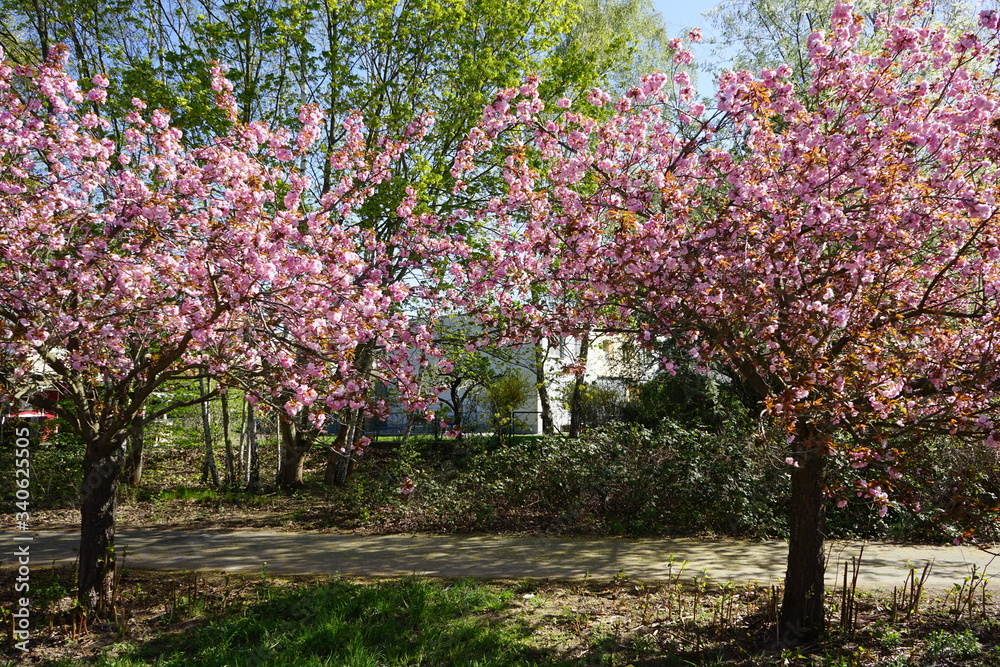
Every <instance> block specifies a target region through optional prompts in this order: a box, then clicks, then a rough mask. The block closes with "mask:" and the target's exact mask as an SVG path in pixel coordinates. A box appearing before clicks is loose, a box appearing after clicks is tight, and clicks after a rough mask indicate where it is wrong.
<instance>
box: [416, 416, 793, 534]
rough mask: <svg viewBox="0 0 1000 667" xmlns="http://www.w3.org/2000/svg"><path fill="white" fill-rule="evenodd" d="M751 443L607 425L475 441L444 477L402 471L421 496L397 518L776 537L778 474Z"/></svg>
mask: <svg viewBox="0 0 1000 667" xmlns="http://www.w3.org/2000/svg"><path fill="white" fill-rule="evenodd" d="M752 443H753V441H752V439H749V438H747V437H746V436H745V435H742V436H741V435H740V434H738V433H737V432H735V431H733V430H725V431H723V432H722V433H719V434H707V433H704V432H698V431H693V430H688V429H685V428H683V427H682V426H680V425H678V424H676V423H672V422H670V423H664V424H662V425H661V428H660V429H659V431H657V432H653V431H651V430H649V429H644V428H641V427H635V426H628V425H624V424H621V423H614V424H609V425H608V426H607V427H606V428H604V429H602V430H599V431H591V432H589V433H586V434H585V435H583V436H582V437H581V438H579V439H575V440H573V439H567V438H562V437H552V438H520V439H517V440H515V441H514V442H513V443H512V444H511V445H510V446H507V447H500V448H490V447H487V446H485V443H483V446H482V448H481V449H478V450H477V451H474V452H473V453H471V454H469V455H468V456H467V458H466V459H465V460H464V461H460V462H459V465H458V467H457V469H454V468H453V469H452V471H451V472H450V473H445V472H444V471H443V470H441V469H438V470H434V469H433V468H432V465H431V464H430V461H429V460H428V459H423V458H421V457H420V456H419V455H418V456H417V457H416V458H411V467H410V469H409V470H410V472H408V473H406V474H407V475H412V476H413V479H414V480H415V481H416V482H417V488H418V491H419V493H418V494H416V495H415V497H414V498H413V500H412V501H411V502H410V503H407V504H405V506H403V507H402V509H401V511H402V512H404V513H405V514H406V515H407V518H408V520H409V522H413V523H415V524H416V525H417V526H420V527H423V528H427V529H441V528H444V529H461V530H490V529H509V528H515V529H516V528H520V529H545V530H559V531H567V532H598V533H613V534H634V535H652V534H664V533H675V534H681V533H683V534H692V533H704V532H716V533H724V534H733V535H749V536H755V537H768V536H775V535H780V534H781V533H782V532H783V530H784V528H783V518H782V516H783V512H782V506H783V496H782V492H781V491H780V490H781V489H784V488H785V485H784V481H785V480H784V475H785V471H784V470H783V469H782V468H780V467H778V466H775V465H773V464H772V462H771V459H770V458H769V457H768V455H767V453H766V452H764V451H761V450H758V449H757V446H756V445H754V444H752ZM472 444H475V441H472Z"/></svg>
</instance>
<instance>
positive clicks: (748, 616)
mask: <svg viewBox="0 0 1000 667" xmlns="http://www.w3.org/2000/svg"><path fill="white" fill-rule="evenodd" d="M13 576H14V575H13V572H12V571H11V570H10V569H3V570H0V591H2V592H3V595H0V603H3V604H4V605H5V606H6V605H7V604H9V600H7V597H8V595H7V593H8V592H9V591H11V590H12V589H13ZM72 577H73V573H72V569H71V568H68V567H58V568H44V569H41V570H39V571H38V572H37V573H36V578H35V581H36V583H37V584H38V591H37V595H38V597H37V601H38V603H37V609H36V610H35V611H34V612H33V624H34V625H33V631H34V634H33V638H32V642H31V649H32V650H31V653H30V654H28V655H22V654H18V653H17V652H16V651H13V650H11V649H10V648H9V647H8V648H7V649H5V650H0V665H14V664H18V665H20V664H23V665H43V664H44V665H58V666H59V667H69V666H71V665H81V664H91V663H92V661H93V660H94V659H95V658H96V657H97V656H104V658H105V660H106V662H101V663H100V664H106V665H115V666H118V667H129V666H132V665H140V664H142V665H145V664H152V663H153V660H154V658H165V659H166V660H168V661H169V662H168V664H171V665H175V664H176V665H189V664H209V665H214V664H237V663H239V664H247V665H267V664H275V661H276V660H277V659H278V658H279V657H280V658H283V659H284V662H282V664H286V663H287V664H298V663H296V662H295V660H302V661H308V660H309V659H310V657H311V656H312V655H315V654H312V653H309V651H315V650H318V651H320V653H319V655H320V656H322V655H329V653H328V652H329V651H330V650H335V649H336V645H335V644H330V645H324V644H323V643H322V642H320V643H319V644H317V642H315V641H314V642H312V643H311V644H312V645H311V646H310V645H308V644H309V643H308V642H307V643H304V644H298V645H296V648H295V651H301V653H289V651H287V650H284V648H283V647H284V646H285V644H283V642H285V641H295V639H296V638H297V637H301V636H302V635H301V634H298V633H300V632H302V631H305V632H310V633H311V632H313V631H314V630H316V629H319V630H321V631H328V632H331V633H336V632H339V631H340V630H338V629H337V627H336V625H337V622H334V625H330V623H331V622H330V621H329V620H327V619H328V618H329V617H328V615H327V605H330V606H332V607H337V606H342V605H344V604H348V605H349V604H351V601H352V600H354V601H355V602H354V604H363V605H364V608H365V609H370V610H371V612H372V613H370V614H368V615H366V616H365V621H364V623H363V625H365V626H366V627H367V626H372V627H373V630H374V631H375V633H376V635H378V634H381V635H382V636H383V637H389V638H392V637H394V638H395V640H394V641H396V642H397V643H401V642H411V641H415V635H413V633H416V634H417V635H423V636H424V637H423V639H421V640H420V641H426V642H427V644H426V649H425V650H428V651H433V649H434V645H435V643H441V642H450V641H454V640H455V633H456V631H457V630H456V626H455V624H454V623H453V622H451V621H448V619H445V618H443V617H439V616H437V615H434V614H432V615H431V616H426V615H420V616H413V617H412V618H411V617H410V615H411V614H415V613H416V610H419V609H422V608H424V606H425V605H427V598H426V595H425V594H426V591H427V590H430V591H431V592H433V591H435V590H439V589H445V588H448V587H451V586H454V585H456V584H455V583H454V582H452V581H449V580H435V581H434V582H430V583H424V582H423V581H421V580H419V579H415V578H405V579H403V580H399V581H396V582H393V581H385V580H382V581H372V580H367V579H341V578H336V577H335V578H327V577H281V576H277V575H273V574H271V573H263V572H259V573H256V574H232V575H228V574H227V575H221V574H206V573H173V574H169V573H162V572H152V571H141V570H134V571H133V570H129V571H126V573H125V575H124V576H123V577H122V580H121V582H120V583H119V586H118V590H117V600H116V605H115V610H116V611H115V615H114V619H109V620H107V621H103V622H91V623H90V624H89V625H88V627H86V629H84V628H83V627H82V626H81V625H80V623H79V620H78V618H75V617H74V615H73V613H72V612H71V611H67V609H68V602H69V601H68V599H67V598H65V597H63V596H64V595H65V593H66V590H67V587H68V586H69V585H70V582H71V581H72ZM457 585H459V586H465V587H467V590H469V591H470V592H471V591H474V590H487V591H493V592H494V594H495V595H498V596H499V598H498V599H499V600H500V604H499V605H497V604H492V605H489V606H488V607H484V608H481V609H479V610H472V611H471V612H467V613H465V614H464V615H463V616H462V619H461V624H462V626H463V627H464V628H465V629H466V630H467V629H468V628H469V627H470V626H471V627H472V628H479V629H482V631H483V632H484V633H485V632H487V631H489V632H493V631H494V630H496V631H497V632H495V633H494V634H493V635H492V636H494V637H498V638H501V639H502V638H505V637H506V638H507V639H506V643H496V642H495V641H494V642H492V643H491V642H487V643H484V644H483V645H482V647H481V650H482V651H484V653H482V657H483V658H495V657H496V656H501V655H503V656H508V657H506V658H504V659H502V660H491V661H490V662H489V663H488V664H498V665H511V666H513V665H536V664H537V665H581V666H583V665H586V666H590V665H595V666H596V665H622V666H624V665H636V666H639V665H647V666H652V665H662V666H672V665H677V666H678V667H679V666H681V665H685V666H689V667H690V666H692V665H705V666H706V667H708V666H712V667H762V666H768V667H770V666H774V667H777V666H778V665H781V666H782V667H788V666H795V667H806V666H808V667H869V666H872V667H874V666H876V665H878V666H892V667H903V666H904V665H920V666H927V667H931V666H934V667H943V666H954V667H958V666H962V667H980V666H982V667H985V666H990V665H997V664H1000V651H998V649H997V646H998V645H1000V623H998V622H997V621H995V620H993V619H995V618H996V616H997V612H998V611H1000V608H998V606H997V604H996V603H995V602H994V601H993V599H992V596H989V595H988V596H986V597H985V598H984V600H983V601H982V602H979V601H977V602H976V604H975V605H974V606H973V607H971V608H961V609H960V610H959V607H958V606H956V605H955V602H954V600H955V598H954V597H953V596H952V597H949V596H930V595H928V596H925V597H924V598H923V599H922V601H921V603H920V605H919V606H918V608H917V609H915V610H914V611H913V613H912V614H904V613H903V612H902V611H899V612H898V613H897V612H896V610H895V608H894V607H893V605H892V604H891V602H890V600H889V599H888V598H885V597H878V596H872V595H869V594H859V595H858V597H857V598H856V599H855V602H854V605H853V608H854V613H855V620H854V622H853V623H851V624H850V625H849V626H842V625H841V619H842V617H843V616H842V613H841V609H840V600H841V598H840V596H839V593H838V592H836V591H835V592H832V593H831V595H830V597H829V600H828V608H829V613H828V620H829V623H830V627H831V632H830V634H829V636H828V637H827V638H826V639H825V640H824V641H823V642H821V643H819V644H816V645H812V646H808V647H800V648H796V649H782V648H780V647H778V646H777V645H776V643H775V634H774V616H775V612H776V609H777V605H778V599H779V596H780V591H778V590H776V589H775V588H772V587H768V586H748V587H738V588H737V587H718V586H707V585H684V584H682V583H679V582H676V581H670V582H664V583H661V584H657V585H647V584H641V583H638V582H634V581H632V580H630V579H629V578H627V577H624V576H619V577H615V578H612V579H611V580H608V581H601V582H596V581H591V582H576V583H568V582H562V583H560V582H531V581H521V582H510V581H506V582H483V583H477V584H457ZM329 590H332V591H333V592H332V593H330V592H324V593H323V594H322V595H320V596H317V595H315V594H314V593H313V591H316V592H320V591H329ZM379 591H383V592H384V591H390V592H394V593H395V594H396V595H391V596H390V595H385V594H384V593H380V592H379ZM413 592H417V593H421V592H422V593H423V594H421V595H418V596H416V597H413V595H412V593H413ZM399 594H401V595H402V598H401V599H400V598H399ZM977 599H978V596H977ZM386 602H391V603H392V604H391V608H387V609H384V610H383V611H381V612H380V611H378V610H379V609H381V608H382V606H383V603H386ZM418 618H419V622H418V621H417V620H416V619H418ZM455 620H458V619H455ZM399 623H403V624H404V625H405V626H407V627H409V628H410V629H409V630H408V631H407V632H406V634H405V635H401V634H398V628H396V625H398V624H399ZM352 624H354V621H347V625H352ZM394 624H395V625H394ZM339 627H340V628H342V629H343V627H344V621H340V622H339ZM240 628H243V629H246V628H253V629H255V631H254V632H253V633H250V634H239V632H238V631H239V630H240ZM220 632H221V633H222V634H221V635H220ZM233 632H236V633H237V634H236V635H233V636H230V635H231V633H233ZM387 633H388V634H387ZM393 633H397V634H393ZM220 636H221V637H230V638H229V639H228V640H223V643H226V642H228V644H229V645H228V646H220V645H219V639H218V638H219V637H220ZM474 638H476V639H478V640H482V639H484V636H482V635H481V636H477V637H474ZM386 641H390V639H383V640H382V642H383V643H379V642H376V643H375V644H373V645H372V646H370V649H371V650H373V651H376V652H381V651H385V649H386V645H385V644H384V642H386ZM226 650H235V651H236V652H237V654H238V655H239V656H240V658H239V659H238V660H237V661H236V662H233V661H232V659H231V658H224V657H220V655H219V652H220V651H223V652H224V651H226ZM275 651H278V653H275ZM487 652H488V653H487ZM430 655H434V654H433V653H430ZM5 656H6V658H5ZM289 656H292V657H293V658H294V660H292V662H291V663H288V659H289ZM220 660H222V661H223V662H220ZM463 660H464V661H456V660H446V659H445V660H442V659H439V658H434V659H427V658H424V659H418V660H417V661H415V662H414V661H411V662H408V663H405V664H421V665H424V664H426V665H455V667H465V666H466V665H468V664H469V662H468V659H467V658H463ZM310 664H312V663H310ZM315 664H321V663H315ZM330 664H340V663H337V662H334V663H330ZM352 664H353V663H352ZM373 664H374V663H373ZM378 664H383V661H379V662H378ZM384 664H396V663H395V662H388V661H385V662H384Z"/></svg>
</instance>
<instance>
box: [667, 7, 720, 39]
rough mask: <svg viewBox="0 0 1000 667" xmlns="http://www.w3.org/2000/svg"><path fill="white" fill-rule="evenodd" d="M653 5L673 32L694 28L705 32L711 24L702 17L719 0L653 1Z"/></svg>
mask: <svg viewBox="0 0 1000 667" xmlns="http://www.w3.org/2000/svg"><path fill="white" fill-rule="evenodd" d="M653 4H654V5H656V8H657V9H658V10H660V14H662V15H663V21H664V22H665V23H666V24H667V27H668V28H670V29H671V30H670V31H671V32H672V33H673V32H677V31H679V30H680V29H682V28H688V27H693V26H698V27H700V28H701V29H702V30H703V31H707V30H708V28H709V22H708V21H707V20H706V19H705V18H703V17H702V16H701V13H702V12H707V11H709V10H710V9H712V8H713V7H715V6H716V5H717V4H719V2H718V0H653Z"/></svg>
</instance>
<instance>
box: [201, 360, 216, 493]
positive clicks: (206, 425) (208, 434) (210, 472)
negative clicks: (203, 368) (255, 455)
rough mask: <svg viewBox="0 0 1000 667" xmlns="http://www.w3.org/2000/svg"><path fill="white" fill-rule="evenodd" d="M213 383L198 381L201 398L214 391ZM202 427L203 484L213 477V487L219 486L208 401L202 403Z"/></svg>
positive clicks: (203, 379)
mask: <svg viewBox="0 0 1000 667" xmlns="http://www.w3.org/2000/svg"><path fill="white" fill-rule="evenodd" d="M211 383H212V381H211V380H207V381H206V380H205V378H202V379H201V380H199V381H198V385H199V387H200V389H201V396H202V398H205V397H206V396H208V394H209V392H211V391H212V384H211ZM201 427H202V429H203V430H204V431H205V462H204V463H203V464H202V466H201V483H202V484H204V483H205V482H207V481H208V478H209V476H211V477H212V486H214V487H218V486H219V469H218V468H217V467H216V466H215V450H214V449H213V447H212V419H211V414H210V412H209V405H208V401H207V400H203V401H202V402H201Z"/></svg>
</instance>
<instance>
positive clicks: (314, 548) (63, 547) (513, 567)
mask: <svg viewBox="0 0 1000 667" xmlns="http://www.w3.org/2000/svg"><path fill="white" fill-rule="evenodd" d="M28 538H30V539H28ZM115 543H116V550H117V553H118V554H124V556H125V566H126V567H127V568H137V569H155V570H203V571H218V572H261V571H263V570H264V569H265V568H266V570H267V571H268V572H273V573H281V574H305V575H308V574H338V573H339V574H342V575H345V576H401V575H417V576H430V577H476V578H482V579H521V578H531V579H552V580H580V579H585V578H590V579H594V580H606V579H611V578H612V577H615V576H619V575H622V574H624V575H626V576H627V577H629V578H630V579H632V580H635V581H646V582H654V581H666V580H668V579H669V578H671V577H674V576H677V575H678V574H679V575H680V576H681V577H682V578H685V579H688V580H690V579H694V578H695V577H705V578H707V579H708V580H710V581H714V582H717V583H726V582H730V581H731V582H734V583H738V584H745V583H750V582H756V583H758V584H764V585H766V584H770V583H779V582H780V581H781V580H782V579H783V577H784V572H785V568H786V565H787V563H786V558H787V553H788V548H787V545H786V543H784V542H782V541H765V542H747V541H739V540H723V539H715V540H712V539H687V538H675V539H622V538H575V537H500V536H484V537H478V536H468V537H466V536H443V535H442V536H438V535H376V536H372V535H344V534H326V533H282V532H268V531H197V530H160V529H141V530H140V529H136V530H132V529H126V530H120V531H119V532H118V535H117V537H116V540H115ZM78 545H79V534H78V533H76V532H71V531H39V532H20V531H7V532H5V533H4V534H3V537H2V539H0V566H5V567H9V566H16V565H17V564H18V560H19V558H23V557H24V554H25V553H26V552H27V554H30V562H31V566H32V567H43V566H46V565H52V564H54V563H72V562H74V561H75V560H76V549H77V547H78ZM25 547H27V549H25ZM862 549H863V551H862ZM828 550H829V555H828V559H827V560H828V565H827V581H828V584H835V583H838V582H841V581H842V580H843V576H844V566H845V563H846V564H847V565H848V567H849V568H850V567H851V563H852V558H853V559H857V558H858V557H859V555H860V558H861V564H860V569H859V576H858V586H859V587H861V588H866V589H876V588H878V589H883V590H892V588H893V587H895V586H902V585H903V584H904V581H905V580H906V577H907V575H908V574H909V573H910V570H911V568H915V569H916V570H917V575H918V577H919V575H920V574H921V573H922V572H923V570H924V566H925V565H926V564H927V563H931V570H930V575H929V578H928V580H927V583H926V587H927V588H929V589H934V590H944V589H949V588H951V587H952V586H954V585H955V584H962V583H963V581H965V580H966V578H968V577H972V576H974V575H975V576H986V577H993V576H994V575H996V574H997V573H998V572H1000V558H994V556H993V554H992V553H990V552H989V551H986V550H981V549H978V548H976V547H975V546H913V545H896V544H886V543H865V544H862V543H858V542H831V543H830V544H829V545H828ZM991 551H993V552H995V553H1000V549H992V550H991ZM852 572H853V570H852Z"/></svg>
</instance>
